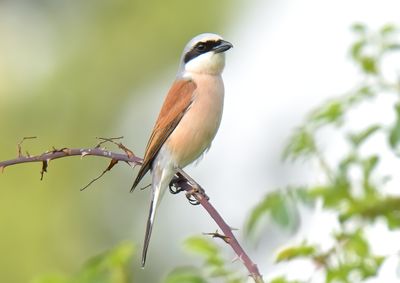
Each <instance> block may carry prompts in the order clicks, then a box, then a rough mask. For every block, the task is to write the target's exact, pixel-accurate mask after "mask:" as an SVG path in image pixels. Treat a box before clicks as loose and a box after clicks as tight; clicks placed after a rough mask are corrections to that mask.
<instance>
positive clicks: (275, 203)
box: [245, 191, 297, 235]
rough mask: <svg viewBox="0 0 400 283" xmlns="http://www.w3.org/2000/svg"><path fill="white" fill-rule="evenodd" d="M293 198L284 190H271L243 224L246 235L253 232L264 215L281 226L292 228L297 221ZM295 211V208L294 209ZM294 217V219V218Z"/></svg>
mask: <svg viewBox="0 0 400 283" xmlns="http://www.w3.org/2000/svg"><path fill="white" fill-rule="evenodd" d="M290 204H292V205H293V199H292V198H291V196H290V195H288V194H287V193H286V192H279V191H275V192H271V193H269V194H267V195H266V196H265V198H264V199H263V200H262V201H261V202H260V203H259V204H258V205H257V206H256V207H255V208H254V209H253V210H252V211H251V214H250V217H249V218H248V220H247V223H246V226H245V233H246V234H247V235H251V234H254V232H255V230H256V227H257V226H258V225H259V224H260V222H261V220H262V219H263V217H264V216H266V215H269V216H270V217H271V218H272V220H273V221H274V222H275V223H277V224H279V225H280V226H281V227H288V228H292V226H294V225H295V223H296V222H297V214H296V215H293V214H294V210H295V209H294V208H293V206H292V207H290ZM295 212H296V213H297V210H296V211H295ZM295 218H296V219H295Z"/></svg>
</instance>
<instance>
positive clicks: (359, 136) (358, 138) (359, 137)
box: [348, 125, 381, 147]
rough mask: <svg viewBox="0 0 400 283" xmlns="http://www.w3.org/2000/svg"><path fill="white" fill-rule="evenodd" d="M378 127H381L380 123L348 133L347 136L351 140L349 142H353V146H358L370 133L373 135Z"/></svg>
mask: <svg viewBox="0 0 400 283" xmlns="http://www.w3.org/2000/svg"><path fill="white" fill-rule="evenodd" d="M380 129H381V126H380V125H372V126H369V127H368V128H366V129H365V130H363V131H361V132H359V133H352V134H349V136H348V137H349V140H350V141H351V143H352V144H353V146H355V147H358V146H360V145H361V144H362V143H363V142H364V141H366V140H367V139H368V138H369V137H370V136H371V135H373V134H374V133H375V132H376V131H378V130H380Z"/></svg>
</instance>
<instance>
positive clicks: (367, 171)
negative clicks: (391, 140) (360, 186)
mask: <svg viewBox="0 0 400 283" xmlns="http://www.w3.org/2000/svg"><path fill="white" fill-rule="evenodd" d="M378 162H379V156H377V155H372V156H370V157H368V158H366V159H364V160H363V161H362V167H363V173H364V178H365V179H369V177H370V175H371V172H372V171H373V170H374V169H375V168H376V165H377V164H378Z"/></svg>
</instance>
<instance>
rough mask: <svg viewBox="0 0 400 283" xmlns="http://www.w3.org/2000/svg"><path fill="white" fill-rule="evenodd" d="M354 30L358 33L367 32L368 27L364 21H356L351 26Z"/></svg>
mask: <svg viewBox="0 0 400 283" xmlns="http://www.w3.org/2000/svg"><path fill="white" fill-rule="evenodd" d="M351 29H352V31H354V32H355V33H358V34H365V33H366V31H367V27H366V26H365V25H364V24H362V23H355V24H353V25H352V26H351Z"/></svg>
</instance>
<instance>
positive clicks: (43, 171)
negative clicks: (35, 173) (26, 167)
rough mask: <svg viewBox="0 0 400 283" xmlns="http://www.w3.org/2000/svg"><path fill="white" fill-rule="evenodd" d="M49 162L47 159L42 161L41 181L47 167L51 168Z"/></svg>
mask: <svg viewBox="0 0 400 283" xmlns="http://www.w3.org/2000/svg"><path fill="white" fill-rule="evenodd" d="M49 160H50V159H46V160H43V161H42V171H40V181H42V180H43V175H44V173H46V172H47V167H48V166H49V163H48V162H49Z"/></svg>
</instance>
